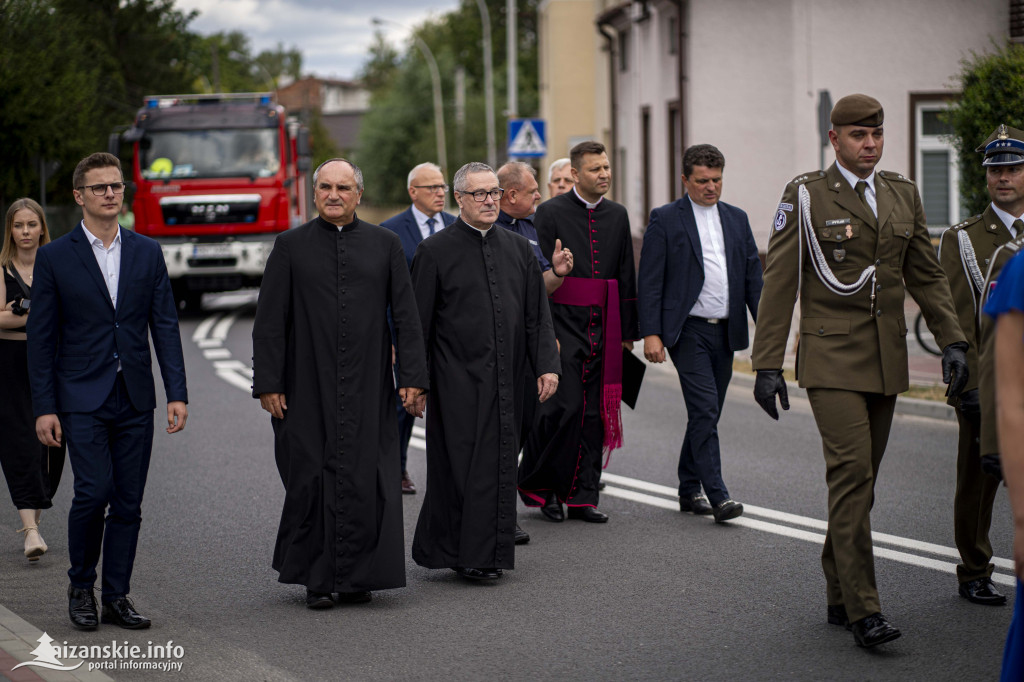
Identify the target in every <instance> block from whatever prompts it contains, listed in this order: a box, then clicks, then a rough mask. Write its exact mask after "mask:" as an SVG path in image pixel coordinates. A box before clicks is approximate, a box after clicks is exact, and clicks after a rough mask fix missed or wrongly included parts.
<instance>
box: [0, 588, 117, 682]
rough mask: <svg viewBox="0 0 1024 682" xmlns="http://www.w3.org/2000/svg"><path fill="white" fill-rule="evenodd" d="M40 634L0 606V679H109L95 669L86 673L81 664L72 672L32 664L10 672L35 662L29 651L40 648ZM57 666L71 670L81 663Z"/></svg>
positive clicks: (51, 681) (99, 681) (74, 661)
mask: <svg viewBox="0 0 1024 682" xmlns="http://www.w3.org/2000/svg"><path fill="white" fill-rule="evenodd" d="M42 635H43V632H42V631H41V630H39V629H38V628H36V627H35V626H34V625H31V624H30V623H28V622H27V621H25V620H23V619H22V618H20V617H19V616H17V615H16V614H14V613H13V612H11V611H9V610H7V609H6V608H4V607H3V606H0V679H4V680H11V682H38V681H39V680H46V681H47V682H76V681H79V682H107V681H108V680H111V679H112V678H110V677H108V676H107V675H105V674H103V673H102V672H100V671H98V670H93V671H89V670H88V667H87V664H85V663H83V664H82V665H81V666H79V667H78V668H76V669H75V670H72V671H66V670H50V669H48V668H44V667H40V666H34V665H26V666H24V667H21V668H18V669H17V670H12V668H14V666H16V665H18V664H19V663H24V662H25V661H35V660H37V658H38V657H37V656H36V655H34V654H33V653H32V651H33V650H35V649H36V648H38V647H39V646H40V643H39V638H40V637H42ZM60 663H61V664H62V665H63V666H65V667H68V668H72V667H74V666H76V665H78V664H79V663H82V661H80V660H79V659H66V660H62V661H60Z"/></svg>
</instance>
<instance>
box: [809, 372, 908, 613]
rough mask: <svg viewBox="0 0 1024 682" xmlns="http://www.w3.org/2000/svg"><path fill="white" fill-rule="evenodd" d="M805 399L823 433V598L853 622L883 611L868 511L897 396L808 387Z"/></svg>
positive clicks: (872, 503)
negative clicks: (825, 495)
mask: <svg viewBox="0 0 1024 682" xmlns="http://www.w3.org/2000/svg"><path fill="white" fill-rule="evenodd" d="M807 399H808V401H810V403H811V411H812V412H813V413H814V421H815V422H816V423H817V425H818V432H819V433H820V434H821V444H822V449H823V451H824V454H825V481H826V482H827V484H828V531H827V532H826V533H825V546H824V548H823V549H822V552H821V567H822V570H823V571H824V573H825V586H826V593H827V594H826V598H827V600H828V604H829V605H838V604H842V605H844V606H846V613H847V614H848V615H849V617H850V621H851V622H852V621H855V620H860V619H861V618H864V617H866V616H870V615H871V614H873V613H877V612H878V611H880V610H881V609H880V608H879V602H878V587H877V586H876V584H875V556H874V550H873V546H872V543H871V507H872V505H874V503H875V480H876V479H877V478H878V468H879V466H881V464H882V455H883V454H885V446H886V444H887V443H888V442H889V428H890V427H891V426H892V415H893V412H894V411H895V409H896V396H894V395H882V394H880V393H858V392H856V391H844V390H841V389H833V388H808V389H807Z"/></svg>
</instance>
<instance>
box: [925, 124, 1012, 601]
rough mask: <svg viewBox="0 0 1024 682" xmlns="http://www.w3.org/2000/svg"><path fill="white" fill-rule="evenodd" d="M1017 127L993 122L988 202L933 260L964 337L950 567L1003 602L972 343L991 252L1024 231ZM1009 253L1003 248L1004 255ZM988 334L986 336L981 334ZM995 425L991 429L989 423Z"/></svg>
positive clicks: (987, 411) (978, 340) (976, 340)
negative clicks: (955, 555)
mask: <svg viewBox="0 0 1024 682" xmlns="http://www.w3.org/2000/svg"><path fill="white" fill-rule="evenodd" d="M1022 140H1024V133H1022V132H1021V131H1019V130H1016V129H1014V128H1008V127H1007V126H1005V125H1000V126H999V127H998V128H997V129H996V130H995V132H993V133H992V135H991V136H989V139H988V140H986V141H985V142H984V143H983V144H982V146H981V147H979V148H978V151H984V152H985V158H984V160H983V161H982V165H983V166H985V176H986V179H987V182H988V191H989V196H990V197H991V198H992V203H991V204H989V206H988V208H986V209H985V211H984V213H982V214H980V215H976V216H973V217H971V218H968V219H967V220H965V221H964V222H962V223H960V224H959V225H954V226H953V227H951V228H949V229H948V230H946V232H944V233H943V235H942V243H941V247H940V250H939V261H940V262H941V263H942V268H943V270H945V271H946V277H947V278H948V279H949V289H950V292H951V293H952V295H953V303H954V304H955V305H956V310H957V314H958V315H959V317H960V328H961V329H962V330H963V332H964V336H966V337H967V343H968V344H969V345H970V348H969V349H968V351H967V366H968V371H969V375H970V377H969V379H968V382H967V385H966V386H965V387H964V391H963V393H961V394H960V396H959V397H956V398H954V397H950V398H949V401H948V402H949V404H950V405H953V407H954V408H955V409H956V416H957V421H958V422H959V423H960V438H959V444H958V448H957V462H956V495H955V497H954V498H953V499H954V501H953V528H954V535H955V537H956V546H957V549H958V550H959V552H960V559H961V563H960V564H959V565H958V566H957V567H956V573H957V579H958V581H959V583H960V596H962V597H963V598H965V599H967V600H969V601H971V602H974V603H975V604H985V605H993V606H998V605H1002V604H1005V603H1006V597H1005V596H1004V595H1002V594H1000V593H999V591H998V590H997V589H996V586H995V584H993V582H992V578H991V576H992V570H993V568H994V566H993V565H992V563H991V559H992V544H991V543H990V542H989V538H988V531H989V527H990V525H991V523H992V502H993V501H994V500H995V496H996V491H997V490H998V487H999V479H997V478H995V477H993V476H989V475H988V474H986V473H984V472H983V471H982V467H981V457H980V455H981V453H980V447H979V438H980V435H981V423H982V415H983V414H984V415H986V416H985V419H986V421H988V422H989V423H990V424H994V421H995V401H994V400H993V399H989V400H986V401H984V402H982V401H980V400H979V391H978V388H979V377H980V372H979V366H978V357H979V349H980V348H982V347H983V345H984V343H983V334H982V333H981V323H980V312H981V305H982V298H983V296H982V294H983V292H985V291H986V289H985V278H986V275H988V276H989V277H991V278H992V279H993V280H994V278H995V277H997V276H998V274H999V271H1000V270H1001V269H1002V265H1003V263H1004V262H1005V261H1006V260H1008V259H1007V258H1005V257H1003V258H1000V259H999V260H1000V262H999V263H998V265H997V264H996V261H995V260H994V258H993V257H994V256H995V254H996V252H997V250H1000V247H1002V246H1003V245H1004V244H1006V243H1007V242H1009V241H1010V240H1011V239H1012V238H1013V237H1014V236H1017V235H1020V234H1022V233H1024V223H1021V222H1020V216H1021V215H1022V214H1024V141H1022ZM1006 253H1008V252H1007V251H1005V250H1003V254H1006ZM986 336H987V334H986ZM993 430H994V429H993Z"/></svg>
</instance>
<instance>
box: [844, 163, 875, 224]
mask: <svg viewBox="0 0 1024 682" xmlns="http://www.w3.org/2000/svg"><path fill="white" fill-rule="evenodd" d="M836 168H838V169H839V172H840V173H842V175H843V177H844V178H846V181H847V182H849V183H850V187H852V188H853V191H854V192H856V191H857V183H858V182H860V181H861V180H863V181H864V182H866V183H868V186H867V188H866V189H865V190H864V198H865V199H867V200H868V206H870V207H871V212H872V213H874V214H875V218H878V196H877V195H876V194H875V174H874V173H872V174H871V175H869V176H868V177H866V178H858V177H857V176H856V175H854V174H853V173H851V172H850V171H848V170H847V169H845V168H843V165H842V164H841V163H838V162H836Z"/></svg>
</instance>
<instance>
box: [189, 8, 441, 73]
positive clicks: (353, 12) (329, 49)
mask: <svg viewBox="0 0 1024 682" xmlns="http://www.w3.org/2000/svg"><path fill="white" fill-rule="evenodd" d="M458 5H459V2H458V0H176V6H177V7H178V9H180V10H182V11H189V10H193V9H194V10H198V11H199V16H198V17H196V19H195V20H194V21H193V22H192V23H191V24H190V26H191V28H192V30H193V31H196V32H198V33H202V34H210V33H217V32H218V31H224V32H228V31H241V32H242V33H244V34H246V35H247V36H249V40H250V44H251V46H252V51H253V53H254V54H256V53H259V52H260V51H262V50H265V49H273V48H274V47H276V46H277V44H278V43H283V44H284V46H285V47H286V48H290V47H292V46H295V47H298V48H299V50H300V51H301V52H302V70H303V72H304V73H313V74H315V75H317V76H323V77H328V78H340V79H349V78H353V77H354V76H355V75H356V72H357V71H359V67H360V66H362V64H363V62H364V61H365V60H366V57H367V51H368V50H369V47H370V44H371V43H372V41H373V34H374V31H375V30H377V29H378V27H376V26H373V25H372V24H371V23H370V19H372V18H373V17H380V18H381V19H386V20H390V21H395V22H399V23H401V24H404V25H405V26H414V25H416V24H418V23H420V22H422V21H423V20H424V19H428V18H430V17H432V16H438V15H440V14H444V13H445V12H448V11H449V10H452V9H455V8H456V7H458ZM379 28H380V29H381V30H384V32H385V34H386V35H387V36H388V40H389V41H390V42H391V43H392V44H393V45H396V47H398V48H399V49H404V47H405V45H406V43H405V39H406V38H408V32H407V31H405V30H403V29H401V28H399V27H397V26H394V25H393V24H392V25H385V26H381V27H379Z"/></svg>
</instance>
